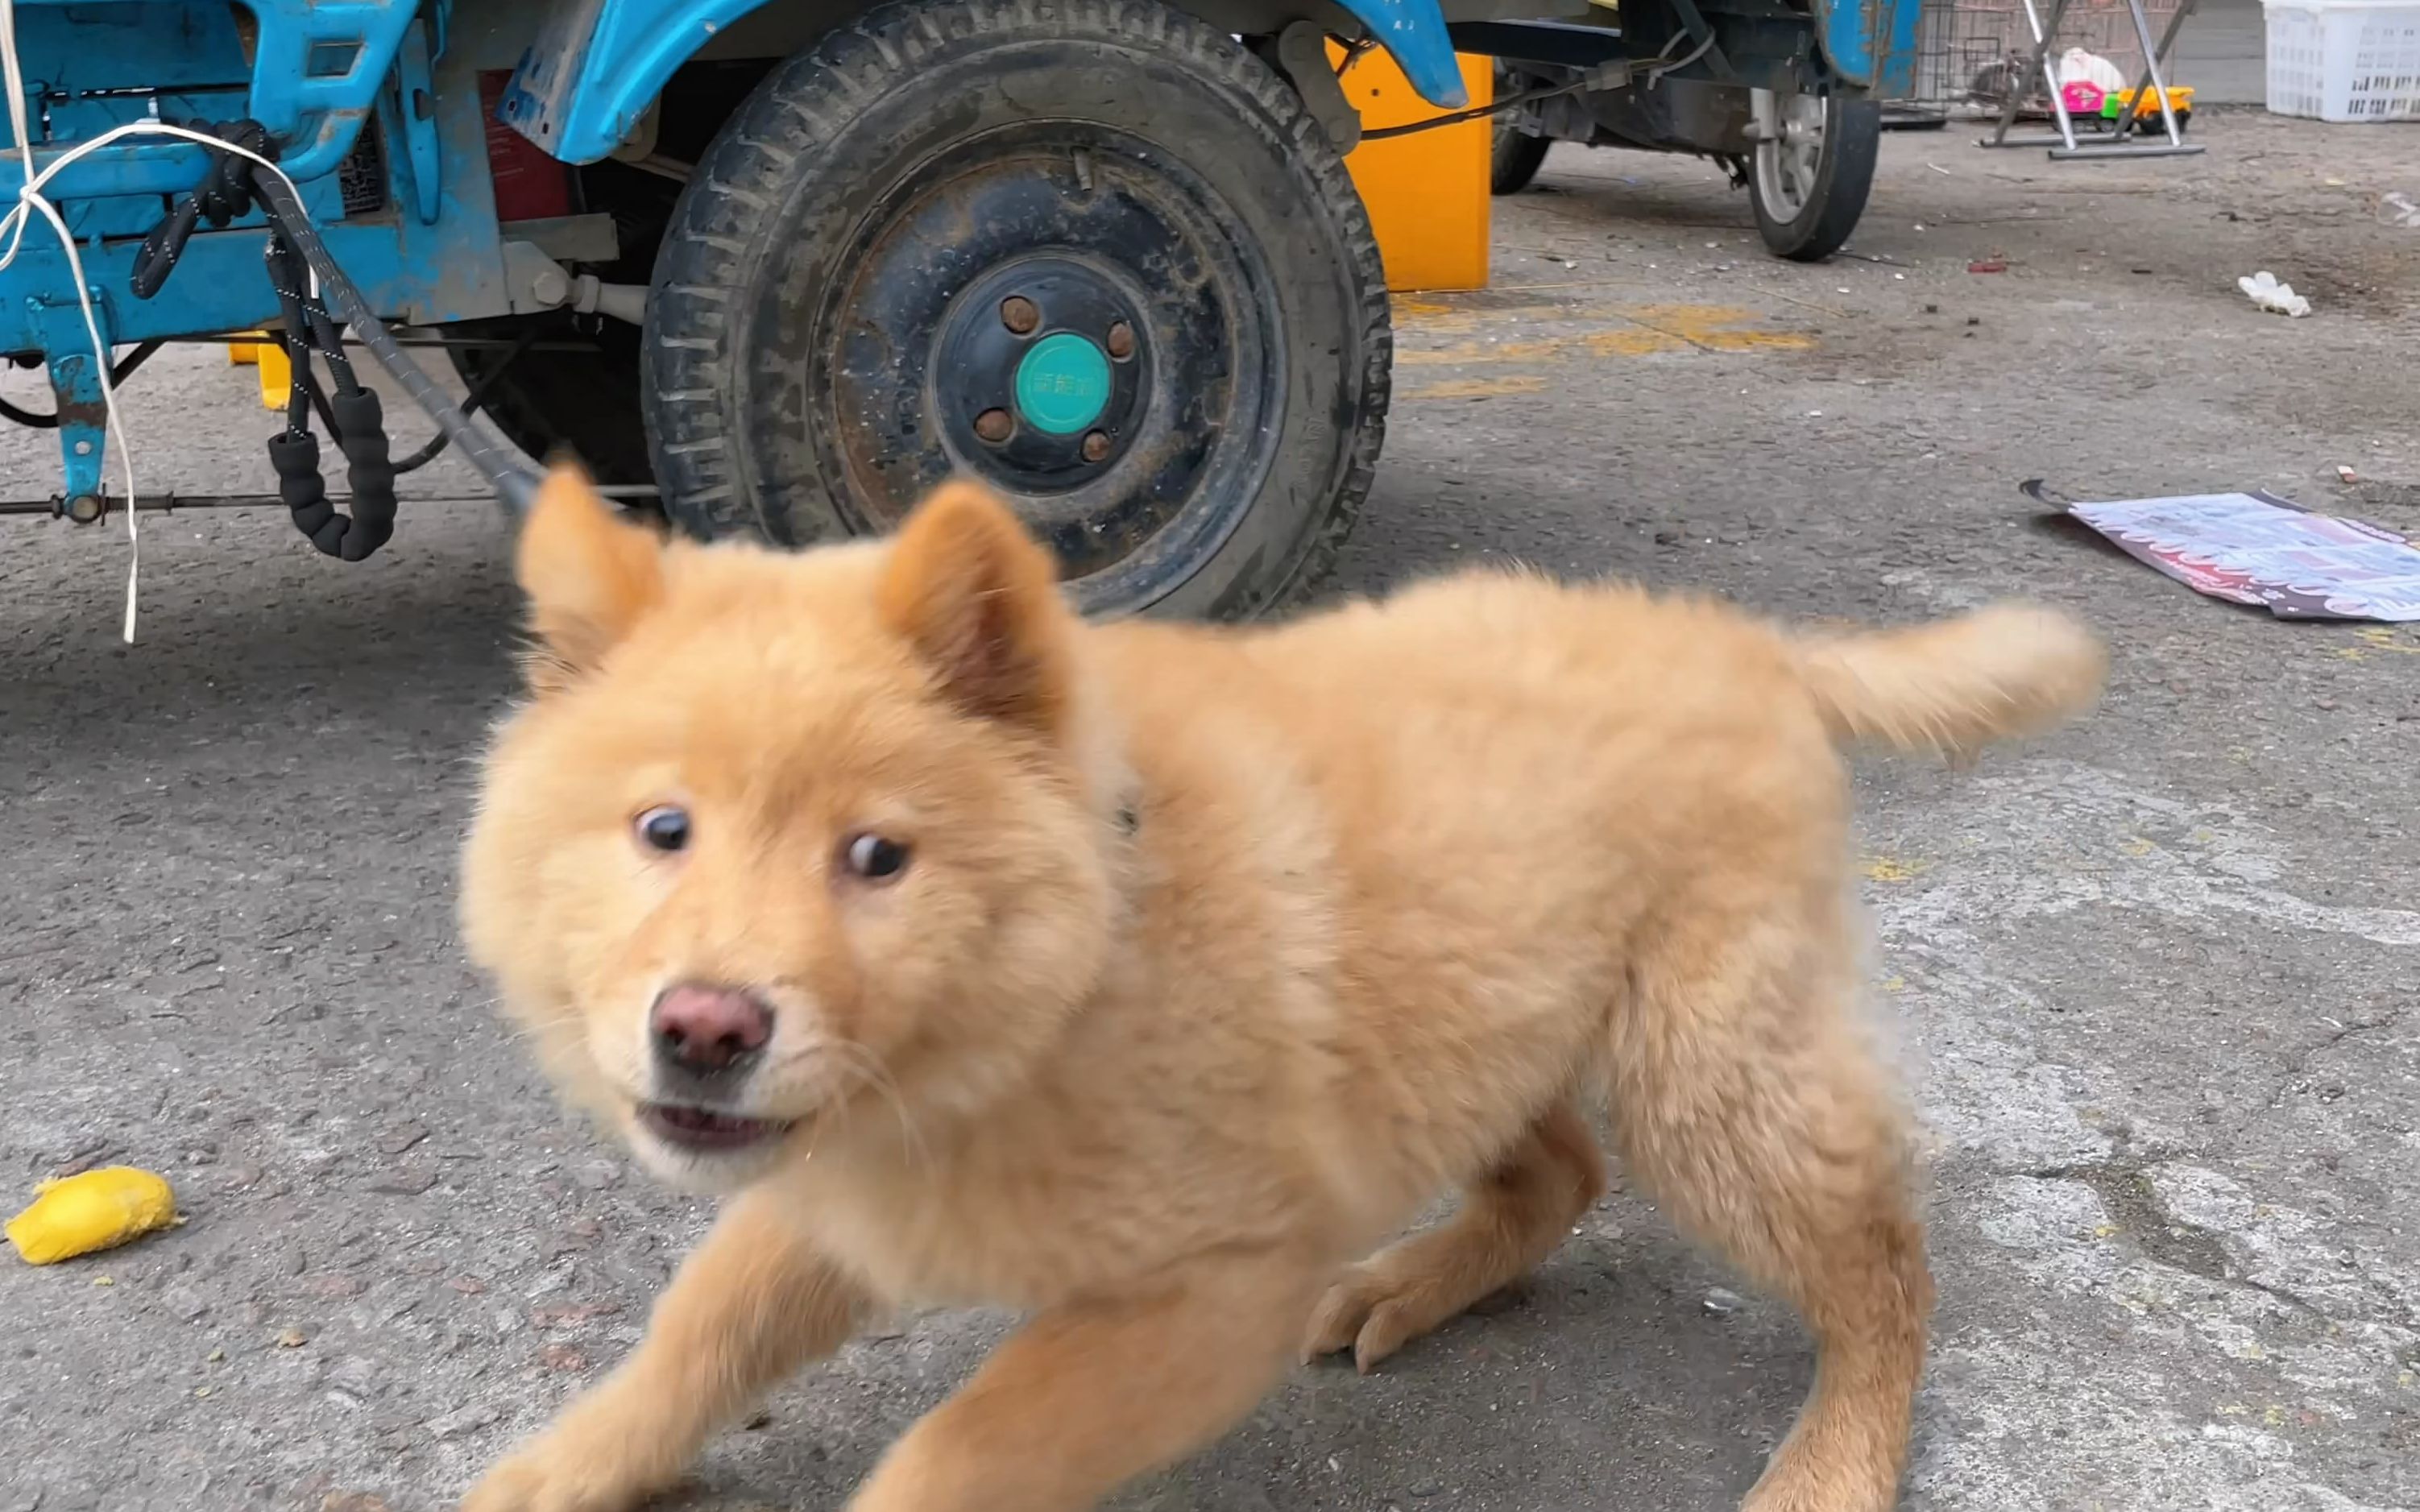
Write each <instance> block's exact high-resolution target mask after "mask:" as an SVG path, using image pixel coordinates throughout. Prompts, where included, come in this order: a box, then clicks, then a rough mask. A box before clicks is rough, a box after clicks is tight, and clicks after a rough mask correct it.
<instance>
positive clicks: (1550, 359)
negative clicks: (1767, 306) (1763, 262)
mask: <svg viewBox="0 0 2420 1512" xmlns="http://www.w3.org/2000/svg"><path fill="white" fill-rule="evenodd" d="M1395 311H1396V315H1397V317H1398V320H1399V321H1400V323H1401V325H1402V334H1403V335H1404V338H1405V340H1404V346H1403V347H1402V348H1401V349H1399V350H1398V351H1397V352H1396V354H1395V362H1396V363H1397V365H1399V366H1404V367H1467V366H1497V365H1504V364H1519V365H1529V364H1541V365H1544V364H1551V363H1564V362H1569V361H1572V360H1574V359H1586V358H1611V357H1653V356H1667V355H1675V354H1687V353H1692V352H1696V353H1726V354H1736V353H1741V352H1757V351H1807V350H1809V349H1811V348H1812V347H1814V346H1815V336H1814V333H1813V332H1807V331H1800V330H1792V329H1789V328H1776V327H1773V326H1768V325H1765V324H1763V319H1764V317H1763V316H1760V315H1758V314H1757V313H1756V312H1755V311H1753V310H1749V309H1745V308H1744V307H1742V306H1740V305H1735V304H1638V305H1616V304H1604V305H1592V306H1579V307H1572V306H1558V305H1548V304H1538V305H1512V306H1506V307H1501V308H1497V309H1470V308H1467V307H1458V306H1455V305H1452V304H1448V303H1446V302H1444V301H1435V300H1399V301H1396V305H1395ZM1528 320H1539V321H1544V320H1551V321H1556V322H1559V323H1561V324H1564V325H1565V326H1577V327H1581V328H1583V329H1579V330H1575V331H1567V332H1565V333H1562V334H1557V335H1542V336H1535V337H1530V336H1528V334H1527V332H1521V331H1519V330H1518V329H1517V328H1518V327H1519V325H1520V323H1521V322H1523V321H1528ZM1591 325H1593V326H1596V327H1598V328H1599V329H1596V330H1588V329H1585V328H1587V327H1589V326H1591ZM1490 332H1502V333H1508V334H1514V335H1518V336H1521V337H1523V338H1524V339H1516V340H1510V341H1508V340H1504V339H1502V337H1501V335H1490ZM1422 337H1440V338H1454V339H1451V340H1448V341H1445V342H1442V343H1441V344H1440V345H1436V346H1423V345H1421V344H1420V338H1422ZM1482 338H1484V339H1482Z"/></svg>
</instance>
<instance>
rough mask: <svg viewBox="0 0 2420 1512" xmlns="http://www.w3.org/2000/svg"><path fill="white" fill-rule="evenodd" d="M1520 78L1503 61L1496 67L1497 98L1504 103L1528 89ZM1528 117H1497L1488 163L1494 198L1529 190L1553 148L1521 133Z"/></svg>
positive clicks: (1517, 113)
mask: <svg viewBox="0 0 2420 1512" xmlns="http://www.w3.org/2000/svg"><path fill="white" fill-rule="evenodd" d="M1527 87H1528V85H1526V84H1525V83H1524V82H1523V81H1522V77H1521V75H1519V74H1517V73H1515V72H1513V71H1512V69H1508V68H1506V67H1505V66H1504V64H1503V62H1502V60H1501V59H1499V60H1497V65H1496V98H1497V99H1498V100H1501V99H1503V98H1504V97H1505V96H1506V95H1509V94H1511V93H1512V92H1513V91H1514V90H1517V89H1524V88H1527ZM1524 114H1525V113H1524V112H1522V111H1517V110H1508V111H1506V112H1505V113H1504V114H1503V115H1501V116H1497V117H1496V145H1495V148H1494V151H1493V152H1492V153H1491V155H1490V156H1489V159H1488V164H1487V189H1488V193H1493V194H1517V193H1521V191H1523V190H1525V189H1527V188H1528V187H1529V180H1530V179H1532V178H1535V177H1538V169H1539V166H1540V165H1541V164H1543V163H1544V162H1545V161H1546V149H1547V148H1548V147H1553V146H1554V143H1553V141H1552V140H1551V139H1549V138H1547V137H1544V136H1538V135H1534V134H1532V133H1531V132H1528V131H1523V130H1521V127H1520V124H1519V123H1520V120H1521V117H1522V116H1523V115H1524Z"/></svg>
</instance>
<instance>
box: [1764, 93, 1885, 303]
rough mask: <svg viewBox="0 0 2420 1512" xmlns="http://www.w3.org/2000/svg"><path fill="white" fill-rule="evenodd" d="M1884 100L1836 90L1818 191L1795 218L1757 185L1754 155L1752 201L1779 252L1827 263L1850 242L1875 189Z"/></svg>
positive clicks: (1827, 107) (1826, 116) (1827, 99)
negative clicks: (1769, 201) (1770, 202)
mask: <svg viewBox="0 0 2420 1512" xmlns="http://www.w3.org/2000/svg"><path fill="white" fill-rule="evenodd" d="M1882 141H1883V107H1882V102H1881V101H1880V100H1869V99H1867V98H1866V97H1864V96H1862V95H1857V94H1852V93H1850V92H1848V91H1845V90H1840V89H1834V90H1832V91H1830V92H1829V93H1827V94H1826V95H1825V96H1824V101H1823V162H1822V163H1821V164H1820V165H1818V166H1817V168H1816V170H1815V193H1814V194H1813V196H1812V197H1811V198H1810V200H1809V202H1808V203H1807V205H1806V206H1805V207H1804V208H1801V209H1800V210H1799V212H1798V214H1797V215H1796V216H1795V217H1794V218H1793V219H1791V220H1788V221H1783V220H1780V219H1777V218H1776V212H1775V211H1774V209H1773V208H1771V207H1769V206H1767V205H1766V204H1765V202H1764V195H1763V194H1762V193H1761V192H1760V191H1759V189H1758V187H1757V182H1758V177H1757V174H1756V172H1755V170H1754V159H1753V158H1752V157H1751V159H1750V160H1749V162H1750V168H1749V173H1748V190H1747V193H1748V202H1749V204H1750V205H1751V206H1752V207H1753V208H1754V209H1755V211H1756V229H1757V232H1758V234H1760V235H1761V236H1762V237H1763V238H1764V244H1765V247H1766V248H1767V249H1768V250H1769V251H1771V252H1772V253H1773V254H1774V255H1776V256H1778V257H1787V258H1788V259H1790V260H1791V261H1792V262H1801V263H1813V262H1822V261H1823V259H1824V258H1826V257H1829V256H1830V255H1832V254H1834V253H1836V252H1838V251H1839V250H1840V249H1841V248H1842V247H1843V246H1845V245H1847V244H1848V240H1849V238H1850V236H1851V235H1852V234H1853V233H1854V231H1855V230H1856V229H1857V221H1858V219H1859V218H1860V217H1862V216H1863V215H1864V214H1865V213H1866V197H1867V195H1869V194H1870V193H1872V192H1873V187H1874V163H1875V161H1876V160H1877V159H1878V158H1879V157H1880V156H1881V155H1882Z"/></svg>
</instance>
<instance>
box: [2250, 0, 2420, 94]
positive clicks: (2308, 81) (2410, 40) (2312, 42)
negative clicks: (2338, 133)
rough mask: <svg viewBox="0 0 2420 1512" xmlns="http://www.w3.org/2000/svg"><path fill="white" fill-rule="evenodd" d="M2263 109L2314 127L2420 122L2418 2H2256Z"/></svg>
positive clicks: (2323, 0) (2294, 0)
mask: <svg viewBox="0 0 2420 1512" xmlns="http://www.w3.org/2000/svg"><path fill="white" fill-rule="evenodd" d="M2261 8H2262V10H2263V11H2264V12H2265V13H2266V15H2267V18H2268V23H2269V108H2270V110H2272V111H2273V112H2274V113H2275V114H2277V115H2280V116H2309V117H2311V118H2313V119H2315V120H2322V121H2338V122H2348V121H2409V120H2420V0H2261Z"/></svg>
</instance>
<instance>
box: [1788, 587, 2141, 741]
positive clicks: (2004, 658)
mask: <svg viewBox="0 0 2420 1512" xmlns="http://www.w3.org/2000/svg"><path fill="white" fill-rule="evenodd" d="M1792 652H1793V654H1794V655H1795V656H1796V658H1797V662H1798V670H1799V676H1800V678H1801V680H1802V681H1803V682H1804V683H1805V684H1806V687H1807V693H1808V694H1809V695H1811V696H1812V697H1813V699H1814V701H1815V706H1816V708H1817V709H1818V710H1819V711H1820V712H1821V713H1822V715H1823V723H1824V725H1825V727H1826V728H1828V729H1829V730H1830V731H1831V732H1832V735H1833V738H1835V739H1836V740H1840V741H1844V742H1845V741H1872V742H1877V743H1879V744H1882V745H1885V746H1892V747H1896V748H1899V749H1900V750H1923V751H1943V752H1947V753H1948V754H1950V755H1951V756H1971V755H1973V754H1974V753H1976V752H1978V751H1979V750H1981V749H1982V748H1984V747H1985V746H1987V745H1990V744H1991V743H1992V742H1993V741H1997V740H2009V739H2013V738H2015V737H2017V736H2020V735H2027V734H2036V733H2040V732H2042V731H2045V730H2049V729H2051V728H2053V727H2054V726H2055V725H2058V724H2061V723H2064V722H2065V721H2066V720H2068V719H2070V718H2071V717H2074V716H2076V715H2078V714H2081V713H2083V712H2084V711H2085V710H2086V709H2087V708H2090V707H2091V706H2092V703H2093V702H2094V701H2095V700H2096V699H2098V698H2099V697H2100V694H2101V684H2102V677H2103V675H2104V674H2105V673H2106V672H2107V671H2108V661H2109V658H2108V653H2107V652H2106V651H2104V650H2103V649H2102V644H2101V640H2100V638H2099V637H2097V636H2095V635H2094V634H2093V633H2092V632H2091V631H2090V630H2088V629H2086V627H2085V626H2084V625H2082V624H2081V623H2079V622H2078V621H2076V620H2074V619H2072V618H2071V617H2070V616H2068V615H2066V614H2062V613H2060V612H2058V611H2057V610H2055V609H2040V608H2037V607H2034V606H2031V605H2024V604H1998V605H1993V607H1991V608H1989V609H1978V610H1977V611H1976V612H1974V613H1972V614H1965V615H1962V616H1960V617H1959V618H1957V619H1954V620H1943V621H1940V622H1937V623H1935V624H1932V625H1917V626H1915V627H1913V628H1910V629H1903V630H1868V631H1862V632H1854V633H1850V634H1842V635H1832V634H1808V635H1801V636H1799V637H1797V638H1795V639H1794V640H1793V641H1792Z"/></svg>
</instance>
